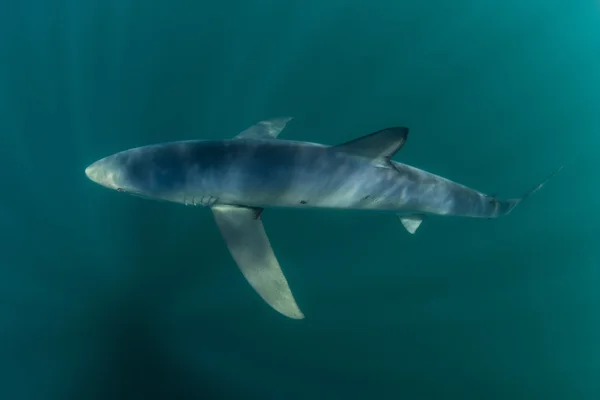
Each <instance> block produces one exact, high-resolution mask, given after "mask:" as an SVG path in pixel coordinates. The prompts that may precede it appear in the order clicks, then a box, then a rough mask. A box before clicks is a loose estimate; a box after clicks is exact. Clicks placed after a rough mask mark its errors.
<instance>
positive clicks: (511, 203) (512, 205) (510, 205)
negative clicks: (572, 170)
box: [503, 165, 564, 215]
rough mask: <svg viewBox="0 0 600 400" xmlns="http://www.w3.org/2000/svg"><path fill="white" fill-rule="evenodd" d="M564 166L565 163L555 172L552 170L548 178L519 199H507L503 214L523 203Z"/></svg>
mask: <svg viewBox="0 0 600 400" xmlns="http://www.w3.org/2000/svg"><path fill="white" fill-rule="evenodd" d="M563 167H564V165H561V166H560V167H558V168H557V169H556V170H555V171H554V172H552V173H551V174H550V175H548V177H546V179H544V180H543V181H542V182H540V183H539V184H538V185H537V186H536V187H534V188H533V189H531V190H529V191H528V192H526V193H525V194H524V195H523V196H521V197H519V198H518V199H509V200H507V201H506V202H505V204H506V207H507V208H506V210H505V211H504V213H503V214H504V215H507V214H509V213H510V212H511V211H512V210H514V208H515V207H516V206H518V205H519V203H521V202H522V201H523V200H525V199H526V198H528V197H529V196H531V195H532V194H534V193H535V192H537V191H538V190H540V189H541V188H542V187H543V186H544V185H545V184H546V182H548V181H549V180H550V179H551V178H552V177H554V175H556V174H557V173H558V172H559V171H560V170H561V169H563Z"/></svg>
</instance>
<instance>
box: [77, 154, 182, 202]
mask: <svg viewBox="0 0 600 400" xmlns="http://www.w3.org/2000/svg"><path fill="white" fill-rule="evenodd" d="M180 148H181V146H178V145H176V144H175V145H150V146H144V147H138V148H134V149H130V150H125V151H122V152H120V153H116V154H113V155H111V156H108V157H105V158H102V159H100V160H98V161H96V162H95V163H93V164H91V165H90V166H89V167H87V168H86V169H85V174H86V175H87V177H88V178H90V179H91V180H92V181H94V182H95V183H97V184H99V185H102V186H104V187H106V188H108V189H112V190H116V191H119V192H124V193H128V194H132V195H135V196H141V197H146V198H154V199H157V200H169V199H172V197H173V196H177V194H178V193H180V192H181V188H182V187H183V185H184V183H185V180H186V168H185V167H186V162H187V158H186V157H182V156H181V154H182V153H181V150H180Z"/></svg>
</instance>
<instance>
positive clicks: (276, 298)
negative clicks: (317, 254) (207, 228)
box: [211, 205, 304, 319]
mask: <svg viewBox="0 0 600 400" xmlns="http://www.w3.org/2000/svg"><path fill="white" fill-rule="evenodd" d="M211 210H212V212H213V215H214V216H215V221H216V223H217V226H218V227H219V230H220V231H221V234H222V235H223V238H224V239H225V242H226V244H227V247H228V248H229V251H230V252H231V255H232V257H233V259H234V260H235V262H236V264H237V265H238V267H239V269H240V270H241V271H242V274H243V275H244V277H245V278H246V280H248V283H250V285H251V286H252V287H253V288H254V290H256V292H257V293H258V294H259V295H260V297H262V299H263V300H264V301H265V302H266V303H267V304H269V305H270V306H271V307H273V308H274V309H275V310H276V311H278V312H280V313H281V314H283V315H285V316H287V317H289V318H294V319H302V318H304V314H303V313H302V311H300V308H299V307H298V305H297V304H296V300H295V299H294V296H293V294H292V291H291V290H290V287H289V285H288V282H287V280H286V278H285V276H284V275H283V272H282V271H281V267H280V266H279V262H278V261H277V258H276V257H275V254H274V253H273V249H272V248H271V243H270V242H269V238H268V237H267V234H266V232H265V229H264V226H263V223H262V220H261V219H260V218H259V217H260V211H259V210H261V209H256V208H251V207H243V206H229V205H216V206H213V207H211ZM257 215H258V217H257Z"/></svg>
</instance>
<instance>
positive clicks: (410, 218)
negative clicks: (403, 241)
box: [398, 214, 425, 234]
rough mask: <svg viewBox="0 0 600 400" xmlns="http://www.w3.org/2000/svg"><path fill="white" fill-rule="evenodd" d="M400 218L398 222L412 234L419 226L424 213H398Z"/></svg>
mask: <svg viewBox="0 0 600 400" xmlns="http://www.w3.org/2000/svg"><path fill="white" fill-rule="evenodd" d="M398 218H400V222H402V225H404V227H405V228H406V230H407V231H408V233H410V234H414V233H415V232H416V231H417V229H419V226H421V222H423V220H424V219H425V215H423V214H410V215H398Z"/></svg>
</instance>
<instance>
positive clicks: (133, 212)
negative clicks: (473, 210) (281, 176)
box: [0, 0, 600, 400]
mask: <svg viewBox="0 0 600 400" xmlns="http://www.w3.org/2000/svg"><path fill="white" fill-rule="evenodd" d="M599 105H600V3H598V2H597V1H594V2H592V1H588V2H586V1H575V2H553V1H550V2H548V1H541V0H540V1H538V0H535V1H534V0H526V1H516V0H509V1H505V2H496V3H493V2H482V1H480V0H468V1H461V2H443V1H438V2H421V1H404V2H400V1H378V2H357V1H354V2H349V1H339V0H329V1H327V2H324V1H303V2H285V1H238V2H214V1H213V2H192V1H179V2H178V1H163V0H156V1H153V2H142V1H131V0H118V1H117V0H104V1H94V0H89V1H85V2H83V1H72V0H71V1H67V0H62V1H53V2H43V1H38V0H23V1H19V2H17V1H5V2H2V3H0V171H2V180H1V182H2V184H3V186H2V189H1V196H0V223H1V224H2V229H1V230H0V235H1V236H0V240H1V241H0V243H1V247H0V249H1V261H2V262H1V264H0V304H1V306H0V398H1V399H7V400H13V399H15V400H17V399H96V398H97V399H150V398H161V399H198V398H223V399H231V398H234V399H321V398H323V399H332V398H340V399H354V398H356V399H364V398H380V399H381V398H384V399H388V398H389V399H399V398H402V399H453V398H456V399H466V398H469V399H515V398H519V399H597V398H599V397H600V379H599V377H600V344H599V338H600V318H599V311H598V310H599V308H600V294H599V291H598V286H599V285H600V272H599V268H600V263H599V262H598V261H599V259H600V257H599V255H600V250H599V249H598V239H597V231H598V228H599V227H600V224H599V222H600V221H599V218H598V215H599V212H598V209H597V208H598V204H599V203H598V200H597V195H598V189H597V186H598V178H597V174H598V171H599V169H598V156H597V153H598V149H600V139H599V133H600V111H599V110H600V108H599ZM280 115H291V116H294V117H295V119H294V120H293V122H291V123H290V124H289V126H288V128H286V130H285V131H284V132H283V133H282V135H281V137H282V138H287V139H296V140H306V141H316V142H323V143H327V144H335V143H339V142H343V141H346V140H349V139H353V138H355V137H358V136H361V135H364V134H367V133H370V132H372V131H375V130H378V129H381V128H384V127H387V126H392V125H405V126H408V127H410V129H411V134H410V137H409V141H408V143H407V145H406V146H405V147H404V148H403V149H402V150H401V152H400V153H399V154H398V155H397V156H396V158H395V159H397V160H399V161H402V162H406V163H409V164H412V165H415V166H417V167H420V168H423V169H426V170H429V171H431V172H434V173H438V174H441V175H444V176H446V177H448V178H450V179H453V180H455V181H458V182H461V183H464V184H467V185H469V186H472V187H475V188H477V189H479V190H482V191H484V192H490V193H494V192H496V193H498V195H499V196H501V197H514V196H518V195H519V194H521V193H522V192H524V191H525V190H527V189H529V188H530V187H531V186H532V185H534V184H536V183H537V182H538V181H539V180H541V179H542V178H544V177H545V176H546V175H547V174H548V173H549V172H550V171H552V170H553V169H555V168H556V167H558V166H559V165H561V164H564V165H565V168H564V170H563V171H561V172H560V174H559V175H557V176H556V177H555V178H554V179H553V180H552V181H551V182H550V183H549V184H548V185H547V186H546V187H544V188H543V190H542V191H540V192H539V193H537V194H536V195H535V196H533V197H531V198H530V199H528V201H527V202H525V203H523V204H522V205H520V206H519V207H518V208H517V209H516V210H515V211H514V212H513V213H512V214H511V215H510V216H509V217H507V218H504V219H500V220H492V221H488V220H469V219H464V220H463V219H453V218H442V217H439V218H431V219H429V220H427V221H426V222H425V223H424V224H423V225H422V226H421V228H420V229H419V231H418V232H417V234H416V235H414V236H411V235H409V234H407V233H406V232H405V231H404V229H403V228H402V226H401V224H400V223H399V222H398V220H397V218H395V217H394V216H386V215H369V214H361V213H344V212H309V211H299V210H267V211H265V213H264V214H263V219H264V222H265V226H266V229H267V231H268V233H269V235H270V238H271V242H272V244H273V246H274V248H275V251H276V252H277V254H278V257H279V260H280V262H281V264H282V266H283V268H284V270H285V272H286V275H287V277H288V280H289V281H290V284H291V286H292V288H293V290H294V293H295V295H296V298H297V300H298V302H299V304H300V306H301V307H302V309H303V311H304V312H305V314H306V315H307V318H306V319H305V320H303V321H293V320H288V319H286V318H284V317H282V316H280V315H279V314H277V313H275V312H274V311H272V310H271V309H270V308H269V307H268V306H266V305H265V304H264V303H262V301H261V300H260V298H259V297H258V296H257V295H256V294H255V293H254V292H253V291H252V290H251V289H250V287H249V286H248V285H247V283H246V282H245V281H244V279H243V278H242V276H241V274H240V273H239V271H238V270H237V268H236V266H235V264H234V263H233V261H232V260H231V258H230V256H229V254H228V252H227V249H226V247H225V245H224V243H223V242H222V240H221V238H220V236H219V233H218V231H217V228H216V226H215V224H214V221H213V219H212V216H211V215H210V212H209V211H207V210H195V209H186V208H185V207H183V206H177V205H169V204H165V203H155V202H151V201H146V200H142V199H139V198H135V197H128V196H125V195H122V194H120V193H116V192H110V191H108V190H105V189H103V188H101V187H99V186H97V185H94V184H93V183H91V182H90V181H88V180H87V179H86V177H85V175H84V173H83V170H84V168H85V167H86V166H87V165H88V164H89V163H91V162H93V161H95V160H96V159H98V158H100V157H103V156H105V155H108V154H110V153H114V152H116V151H119V150H123V149H126V148H129V147H134V146H139V145H144V144H149V143H154V142H163V141H170V140H179V139H194V138H214V139H224V138H230V137H232V136H234V135H235V134H236V133H237V132H239V131H241V130H243V129H245V128H246V127H248V126H249V125H252V124H253V123H255V122H256V121H258V120H261V119H265V118H271V117H274V116H280Z"/></svg>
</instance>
